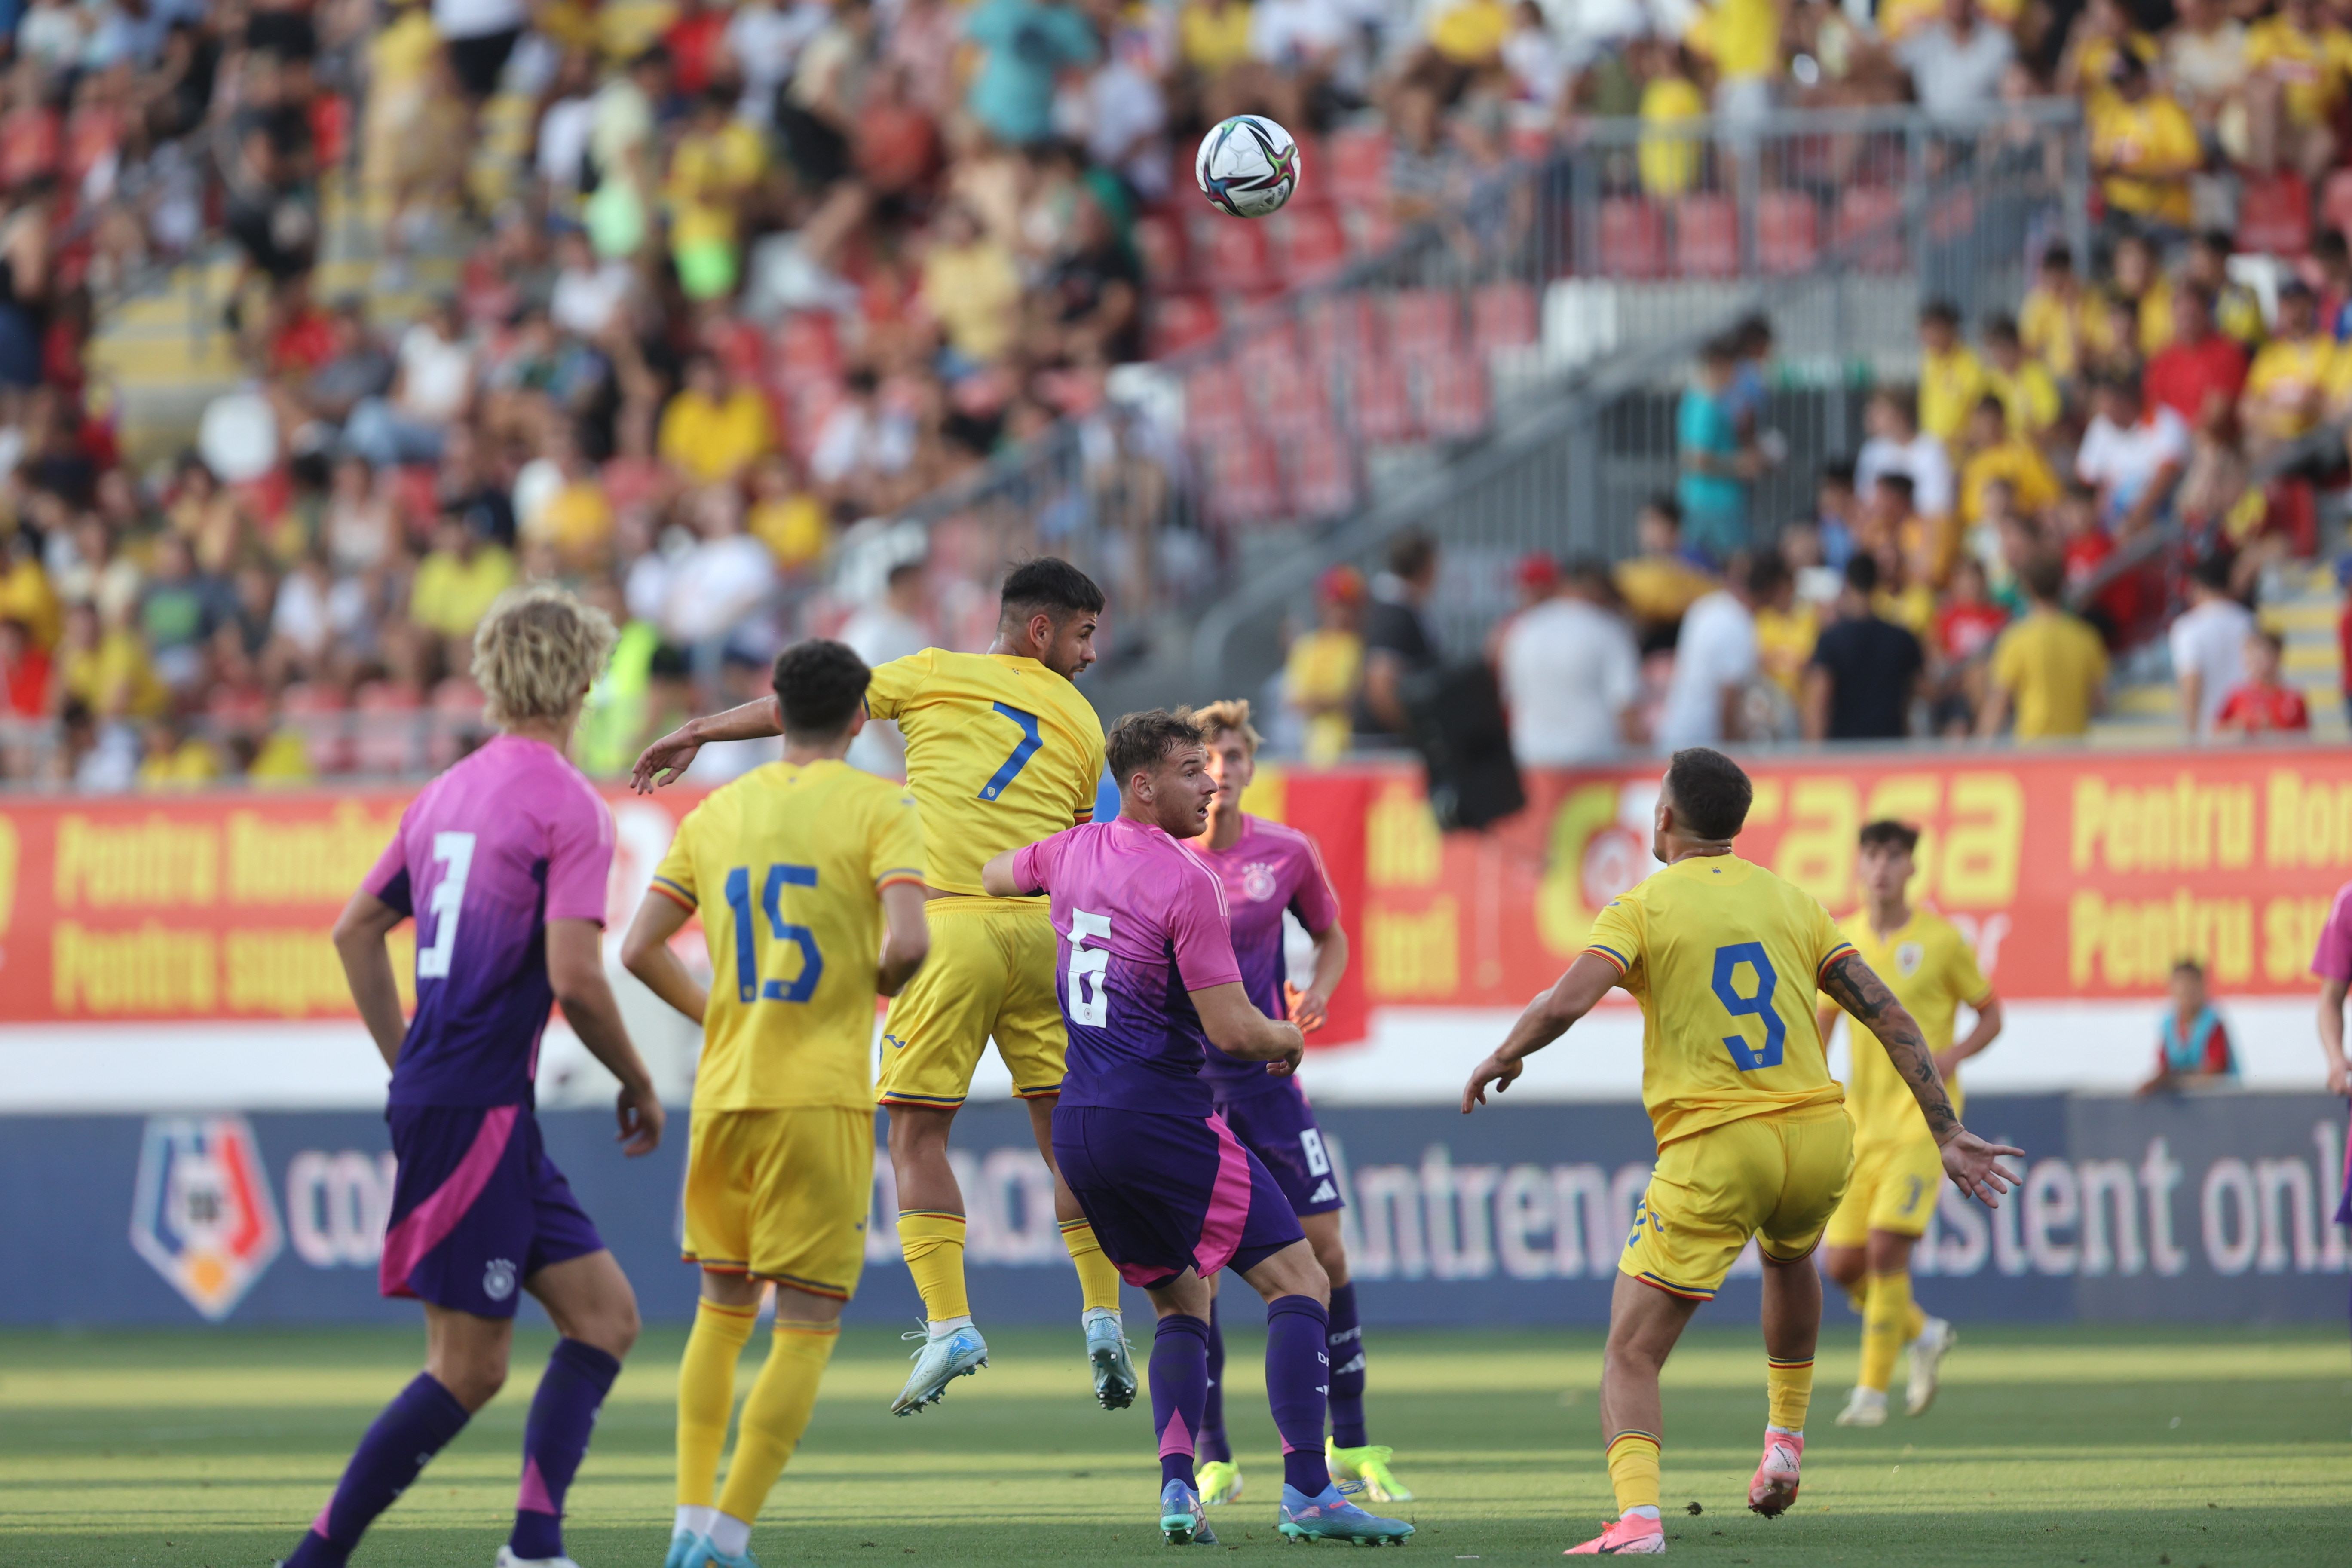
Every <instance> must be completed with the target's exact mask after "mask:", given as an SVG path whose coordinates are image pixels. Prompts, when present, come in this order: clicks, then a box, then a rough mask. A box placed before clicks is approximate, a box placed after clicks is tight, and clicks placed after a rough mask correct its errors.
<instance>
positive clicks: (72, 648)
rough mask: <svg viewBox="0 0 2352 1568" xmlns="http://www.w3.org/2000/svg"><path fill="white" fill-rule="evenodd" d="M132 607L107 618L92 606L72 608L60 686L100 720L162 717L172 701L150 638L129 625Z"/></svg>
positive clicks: (61, 649)
mask: <svg viewBox="0 0 2352 1568" xmlns="http://www.w3.org/2000/svg"><path fill="white" fill-rule="evenodd" d="M130 617H131V605H127V604H126V605H121V606H119V607H118V608H117V609H116V610H115V611H114V612H113V613H112V614H110V615H109V616H107V617H106V618H105V619H104V620H103V621H101V620H100V617H99V613H98V610H97V609H96V607H95V606H93V605H87V604H83V605H74V606H73V607H72V608H71V609H69V610H68V611H67V612H66V619H65V633H64V637H63V638H62V640H61V641H60V642H59V643H58V658H57V682H58V688H59V689H61V690H62V691H64V693H65V694H66V696H67V697H68V698H70V699H72V700H75V701H77V702H79V703H80V704H81V705H82V706H83V707H85V708H87V709H89V710H90V711H91V712H92V713H94V714H96V715H97V716H98V717H99V718H100V719H121V718H131V719H154V718H160V717H162V716H163V713H164V712H165V711H166V710H168V709H169V708H170V707H171V705H172V689H171V688H170V687H168V686H165V685H164V684H163V677H161V676H159V675H157V674H156V673H155V665H154V661H153V660H152V659H151V658H148V657H147V639H146V638H144V637H141V636H140V635H139V632H138V629H137V628H136V627H134V626H131V625H130V624H129V621H130Z"/></svg>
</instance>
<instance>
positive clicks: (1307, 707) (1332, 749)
mask: <svg viewBox="0 0 2352 1568" xmlns="http://www.w3.org/2000/svg"><path fill="white" fill-rule="evenodd" d="M1315 601H1316V627H1315V629H1314V630H1313V631H1311V632H1308V633H1307V635H1306V636H1305V637H1300V638H1299V639H1298V640H1297V642H1294V643H1292V644H1291V645H1290V653H1289V656H1288V657H1287V658H1286V659H1284V661H1283V666H1282V700H1283V703H1284V705H1285V706H1286V707H1287V708H1288V709H1289V710H1291V712H1292V713H1294V714H1295V715H1297V718H1298V719H1299V721H1301V723H1302V724H1303V725H1304V727H1305V729H1306V736H1305V740H1304V746H1303V749H1304V752H1305V755H1306V758H1307V761H1308V762H1309V763H1330V762H1336V761H1338V760H1339V758H1340V757H1343V756H1345V755H1346V754H1347V752H1348V743H1349V737H1350V736H1351V735H1352V734H1353V732H1354V721H1353V720H1352V718H1351V717H1350V715H1351V714H1352V713H1353V712H1354V710H1355V703H1356V692H1357V690H1358V689H1359V688H1360V687H1361V686H1362V684H1363V679H1364V639H1363V637H1361V636H1360V634H1359V633H1358V631H1357V629H1356V623H1357V619H1358V617H1359V616H1360V615H1361V614H1362V611H1363V604H1364V579H1363V574H1361V573H1360V572H1358V571H1357V570H1356V569H1355V568H1354V567H1352V566H1334V567H1332V568H1331V570H1329V571H1328V572H1326V573H1324V574H1323V577H1322V580H1321V581H1320V582H1318V584H1316V585H1315Z"/></svg>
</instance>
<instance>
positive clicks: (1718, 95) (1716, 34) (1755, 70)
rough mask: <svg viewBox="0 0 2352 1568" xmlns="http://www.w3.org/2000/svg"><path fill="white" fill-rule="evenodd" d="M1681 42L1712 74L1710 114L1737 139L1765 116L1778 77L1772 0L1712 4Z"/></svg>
mask: <svg viewBox="0 0 2352 1568" xmlns="http://www.w3.org/2000/svg"><path fill="white" fill-rule="evenodd" d="M1685 42H1687V43H1688V44H1689V45H1690V47H1691V48H1692V50H1693V51H1694V52H1695V53H1696V54H1697V55H1699V56H1700V57H1701V58H1704V59H1706V61H1707V62H1708V63H1710V64H1711V65H1712V66H1714V68H1715V111H1716V113H1717V116H1719V117H1720V118H1721V120H1722V121H1723V123H1724V125H1725V126H1726V128H1727V130H1730V131H1732V132H1734V133H1735V134H1737V133H1738V132H1739V130H1740V129H1741V128H1742V127H1744V126H1749V125H1752V124H1753V123H1754V122H1755V121H1758V120H1760V119H1762V118H1763V117H1764V116H1765V115H1767V114H1769V113H1770V112H1771V110H1772V83H1773V81H1774V80H1775V79H1777V78H1779V76H1780V7H1779V6H1778V5H1775V4H1774V3H1773V0H1713V3H1712V4H1710V5H1707V6H1706V8H1705V9H1703V10H1702V11H1700V12H1699V14H1698V16H1697V17H1696V19H1695V20H1694V21H1693V22H1692V23H1691V27H1690V31H1689V32H1688V33H1687V34H1685ZM1746 139H1748V140H1752V132H1750V133H1749V136H1748V138H1746Z"/></svg>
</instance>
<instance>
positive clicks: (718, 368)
mask: <svg viewBox="0 0 2352 1568" xmlns="http://www.w3.org/2000/svg"><path fill="white" fill-rule="evenodd" d="M685 379H686V384H685V386H683V387H682V388H680V389H679V391H678V394H677V396H675V397H673V398H671V399H670V400H669V406H668V407H667V408H665V409H663V410H662V416H661V432H660V434H659V436H657V437H656V440H655V447H656V452H657V453H658V454H659V456H660V458H661V460H662V461H663V462H665V463H667V464H668V465H670V467H672V468H677V469H678V470H679V471H680V472H682V473H683V474H685V475H686V476H687V478H688V479H691V480H692V481H693V482H694V483H696V484H698V485H708V484H716V483H718V482H719V481H720V480H722V479H733V478H735V477H736V476H737V475H738V474H740V473H741V472H742V471H743V470H744V469H745V468H750V467H751V464H752V463H754V462H755V461H757V460H758V459H759V458H762V457H764V456H766V455H767V453H768V451H769V450H770V449H771V448H772V447H774V446H775V444H776V443H775V430H774V421H773V420H772V419H771V418H770V417H769V414H768V400H767V399H766V398H764V397H761V395H760V394H759V392H758V391H757V390H756V389H755V388H752V387H749V386H739V385H735V384H732V383H731V381H730V377H729V376H728V374H727V371H726V368H725V367H724V366H722V365H721V364H720V363H719V360H718V357H717V356H716V355H714V354H709V353H696V354H692V355H690V356H688V359H687V362H686V377H685Z"/></svg>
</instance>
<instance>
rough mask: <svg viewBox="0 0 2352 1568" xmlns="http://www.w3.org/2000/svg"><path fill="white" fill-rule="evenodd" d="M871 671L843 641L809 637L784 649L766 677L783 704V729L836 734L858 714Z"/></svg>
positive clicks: (809, 734)
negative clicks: (772, 670)
mask: <svg viewBox="0 0 2352 1568" xmlns="http://www.w3.org/2000/svg"><path fill="white" fill-rule="evenodd" d="M872 675H873V671H871V670H869V669H867V668H866V661H865V660H864V659H862V658H858V657H857V653H856V649H854V648H852V647H850V646H849V645H848V644H847V643H839V642H835V641H833V640H831V639H830V638H827V637H811V638H809V640H808V641H806V642H797V643H794V644H793V646H792V647H788V648H786V649H784V651H783V652H782V653H780V654H778V655H777V656H776V668H775V671H774V674H773V677H772V682H771V684H772V686H773V688H774V689H775V693H776V704H777V706H778V707H780V708H782V710H783V714H784V733H785V734H787V735H802V736H806V737H808V738H809V739H811V740H824V739H826V738H827V737H830V736H834V735H838V734H840V733H841V732H842V731H844V730H846V729H847V728H849V721H850V720H852V719H854V718H856V716H857V710H858V707H859V705H860V704H862V703H863V702H864V701H865V700H866V681H867V679H870V678H871V677H872Z"/></svg>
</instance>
